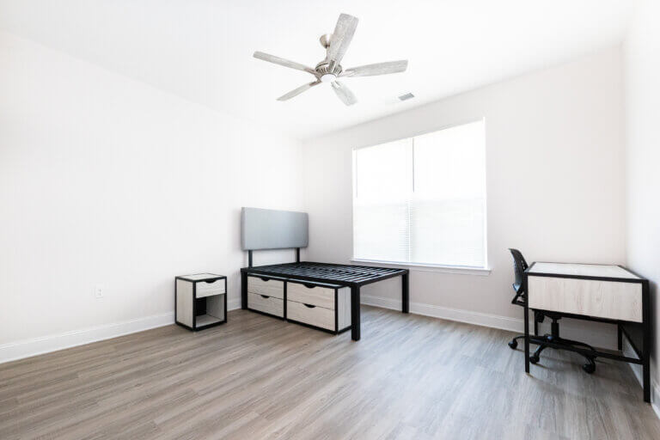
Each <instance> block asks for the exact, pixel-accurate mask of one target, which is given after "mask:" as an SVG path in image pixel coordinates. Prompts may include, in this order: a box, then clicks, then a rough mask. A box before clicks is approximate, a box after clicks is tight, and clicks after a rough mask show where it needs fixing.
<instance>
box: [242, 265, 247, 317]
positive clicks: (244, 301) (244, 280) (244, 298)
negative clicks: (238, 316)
mask: <svg viewBox="0 0 660 440" xmlns="http://www.w3.org/2000/svg"><path fill="white" fill-rule="evenodd" d="M241 308H242V309H243V310H245V309H247V273H245V272H241Z"/></svg>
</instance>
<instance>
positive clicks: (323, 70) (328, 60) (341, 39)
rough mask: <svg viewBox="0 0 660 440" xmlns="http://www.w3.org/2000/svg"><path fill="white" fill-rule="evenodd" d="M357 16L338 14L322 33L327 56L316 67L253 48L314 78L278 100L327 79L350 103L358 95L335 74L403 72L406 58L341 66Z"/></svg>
mask: <svg viewBox="0 0 660 440" xmlns="http://www.w3.org/2000/svg"><path fill="white" fill-rule="evenodd" d="M357 24H358V19H357V18H356V17H353V16H351V15H348V14H341V15H340V16H339V20H337V25H336V26H335V31H334V32H333V33H332V34H325V35H322V36H321V38H320V39H319V41H320V42H321V46H323V48H324V49H325V50H326V56H325V59H324V60H323V61H321V62H320V63H318V64H317V65H316V67H315V68H311V67H308V66H305V65H303V64H300V63H296V62H294V61H290V60H287V59H284V58H280V57H277V56H275V55H270V54H267V53H263V52H258V51H257V52H255V53H254V57H255V58H257V59H260V60H263V61H268V62H269V63H274V64H279V65H280V66H284V67H288V68H291V69H296V70H302V71H303V72H307V73H310V74H312V75H314V77H315V78H316V80H315V81H313V82H311V83H308V84H304V85H302V86H300V87H298V88H297V89H294V90H292V91H290V92H289V93H287V94H285V95H282V96H280V97H279V98H277V100H278V101H287V100H289V99H291V98H293V97H294V96H298V95H300V94H301V93H302V92H304V91H306V90H308V89H310V88H312V87H314V86H317V85H319V84H321V83H329V84H330V85H331V86H332V89H333V90H334V91H335V93H336V94H337V97H338V98H339V99H340V100H341V101H342V102H343V103H344V104H346V105H353V104H355V103H356V102H357V98H356V97H355V95H354V94H353V92H351V90H350V89H349V88H348V87H346V86H345V85H344V84H343V83H341V82H339V81H338V80H337V78H350V77H356V76H375V75H388V74H391V73H399V72H405V70H406V69H407V68H408V61H407V60H401V61H388V62H384V63H376V64H367V65H364V66H359V67H352V68H350V69H346V70H344V69H343V68H342V66H341V60H342V59H343V58H344V55H345V54H346V51H347V50H348V46H349V45H350V44H351V40H352V39H353V34H355V29H356V28H357Z"/></svg>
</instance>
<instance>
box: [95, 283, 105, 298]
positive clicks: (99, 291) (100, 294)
mask: <svg viewBox="0 0 660 440" xmlns="http://www.w3.org/2000/svg"><path fill="white" fill-rule="evenodd" d="M94 298H96V299H101V298H103V286H102V285H100V284H97V285H96V286H94Z"/></svg>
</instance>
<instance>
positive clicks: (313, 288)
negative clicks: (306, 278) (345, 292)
mask: <svg viewBox="0 0 660 440" xmlns="http://www.w3.org/2000/svg"><path fill="white" fill-rule="evenodd" d="M286 295H287V296H286V297H287V299H288V300H289V301H295V302H299V303H303V304H310V305H313V306H318V307H323V308H325V309H330V310H334V309H335V288H333V287H323V286H318V285H314V284H300V283H294V282H291V281H289V282H287V287H286Z"/></svg>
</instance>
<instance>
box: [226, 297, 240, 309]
mask: <svg viewBox="0 0 660 440" xmlns="http://www.w3.org/2000/svg"><path fill="white" fill-rule="evenodd" d="M240 308H241V299H240V298H232V299H227V311H228V312H231V311H232V310H238V309H240Z"/></svg>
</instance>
